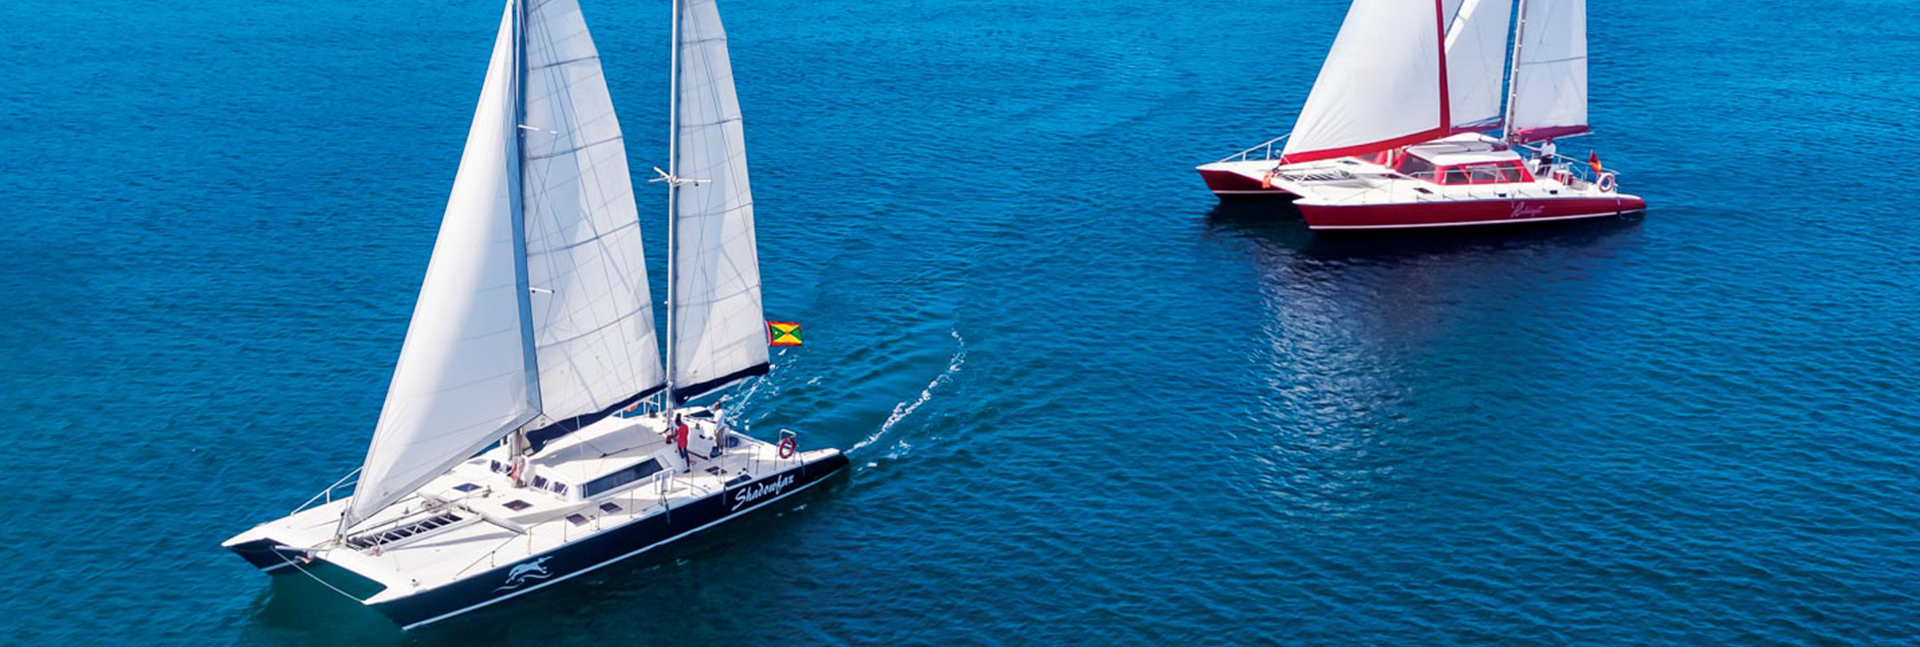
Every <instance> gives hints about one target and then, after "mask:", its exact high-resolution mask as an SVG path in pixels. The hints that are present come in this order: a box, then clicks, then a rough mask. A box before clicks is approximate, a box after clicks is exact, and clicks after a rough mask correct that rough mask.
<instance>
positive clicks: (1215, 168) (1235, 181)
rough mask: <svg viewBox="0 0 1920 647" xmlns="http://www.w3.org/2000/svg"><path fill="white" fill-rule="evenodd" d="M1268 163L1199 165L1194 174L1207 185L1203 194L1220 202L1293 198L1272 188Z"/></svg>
mask: <svg viewBox="0 0 1920 647" xmlns="http://www.w3.org/2000/svg"><path fill="white" fill-rule="evenodd" d="M1273 165H1274V163H1273V162H1270V161H1232V162H1214V163H1211V164H1202V165H1200V166H1199V167H1197V168H1195V169H1194V170H1196V171H1199V172H1200V179H1201V180H1202V181H1205V182H1206V183H1207V190H1209V191H1212V192H1213V194H1214V195H1216V196H1219V197H1220V199H1222V200H1229V199H1242V198H1296V197H1299V196H1297V195H1295V194H1294V193H1293V192H1291V191H1288V190H1286V189H1283V188H1280V187H1279V186H1275V185H1274V183H1273V182H1272V181H1271V179H1270V178H1268V177H1267V173H1269V172H1272V171H1273Z"/></svg>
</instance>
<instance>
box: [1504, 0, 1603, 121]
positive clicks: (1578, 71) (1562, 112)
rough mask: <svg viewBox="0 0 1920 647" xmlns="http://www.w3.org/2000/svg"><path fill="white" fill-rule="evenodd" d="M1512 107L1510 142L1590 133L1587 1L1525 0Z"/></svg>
mask: <svg viewBox="0 0 1920 647" xmlns="http://www.w3.org/2000/svg"><path fill="white" fill-rule="evenodd" d="M1520 7H1521V8H1520V11H1521V17H1520V28H1519V34H1518V36H1517V37H1516V38H1515V43H1514V46H1515V47H1518V48H1519V53H1518V55H1517V56H1516V59H1517V61H1516V64H1515V68H1514V72H1513V97H1512V103H1511V104H1510V105H1509V106H1508V108H1507V133H1508V139H1509V140H1511V141H1515V142H1530V141H1538V140H1542V139H1546V138H1549V137H1564V136H1567V135H1575V134H1579V133H1584V132H1587V130H1588V126H1587V2H1586V0H1525V1H1524V2H1522V3H1521V5H1520Z"/></svg>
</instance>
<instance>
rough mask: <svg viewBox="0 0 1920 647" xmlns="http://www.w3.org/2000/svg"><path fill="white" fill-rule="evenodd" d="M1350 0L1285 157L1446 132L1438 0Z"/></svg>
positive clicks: (1381, 146) (1325, 154)
mask: <svg viewBox="0 0 1920 647" xmlns="http://www.w3.org/2000/svg"><path fill="white" fill-rule="evenodd" d="M1410 6H1418V7H1424V6H1425V5H1424V3H1419V2H1408V1H1407V0H1354V2H1353V5H1352V6H1351V7H1350V8H1348V9H1347V18H1346V21H1345V22H1343V23H1341V25H1340V35H1339V36H1336V37H1334V40H1333V49H1331V50H1330V51H1328V52H1327V60H1326V62H1325V63H1323V64H1321V66H1320V76H1319V78H1318V79H1316V80H1315V81H1314V83H1313V91H1312V92H1311V93H1309V94H1308V95H1307V103H1306V105H1304V106H1302V107H1301V109H1300V117H1299V119H1298V120H1297V121H1296V122H1295V123H1294V126H1293V134H1292V135H1290V136H1289V137H1288V138H1287V145H1286V149H1285V151H1284V152H1283V154H1282V156H1281V158H1282V160H1284V161H1286V162H1306V161H1311V160H1317V159H1328V158H1333V157H1344V156H1348V155H1364V154H1366V153H1371V152H1374V151H1380V150H1386V149H1388V148H1393V147H1395V146H1402V145H1406V144H1412V143H1417V142H1422V141H1426V140H1429V139H1434V138H1437V137H1440V136H1443V135H1445V134H1447V132H1448V131H1449V129H1450V127H1451V126H1452V123H1451V121H1450V120H1449V119H1448V116H1447V111H1448V106H1447V101H1446V97H1445V94H1444V92H1445V88H1446V79H1445V77H1444V76H1443V73H1444V71H1445V69H1446V66H1445V65H1444V61H1443V60H1442V59H1443V55H1442V52H1441V47H1440V45H1441V43H1440V39H1441V28H1442V26H1443V23H1442V22H1441V21H1440V18H1441V16H1442V14H1443V12H1444V11H1445V8H1444V7H1443V6H1442V5H1441V1H1440V0H1435V1H1434V4H1433V5H1432V8H1431V9H1423V8H1414V9H1410V8H1409V7H1410Z"/></svg>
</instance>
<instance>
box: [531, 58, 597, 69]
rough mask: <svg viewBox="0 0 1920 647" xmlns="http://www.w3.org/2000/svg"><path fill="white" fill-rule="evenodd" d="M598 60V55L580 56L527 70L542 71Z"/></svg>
mask: <svg viewBox="0 0 1920 647" xmlns="http://www.w3.org/2000/svg"><path fill="white" fill-rule="evenodd" d="M599 59H600V55H599V54H594V55H592V56H582V57H579V58H569V59H566V60H564V61H554V62H552V63H543V64H540V65H536V66H534V67H532V68H529V69H535V70H544V69H547V68H553V67H560V66H562V65H572V64H574V63H579V62H581V61H595V60H599Z"/></svg>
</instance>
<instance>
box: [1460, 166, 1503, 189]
mask: <svg viewBox="0 0 1920 647" xmlns="http://www.w3.org/2000/svg"><path fill="white" fill-rule="evenodd" d="M1467 177H1468V178H1469V180H1468V181H1470V182H1472V183H1474V184H1494V183H1497V182H1499V181H1500V169H1499V167H1496V166H1494V165H1492V164H1480V165H1476V166H1469V167H1467Z"/></svg>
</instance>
